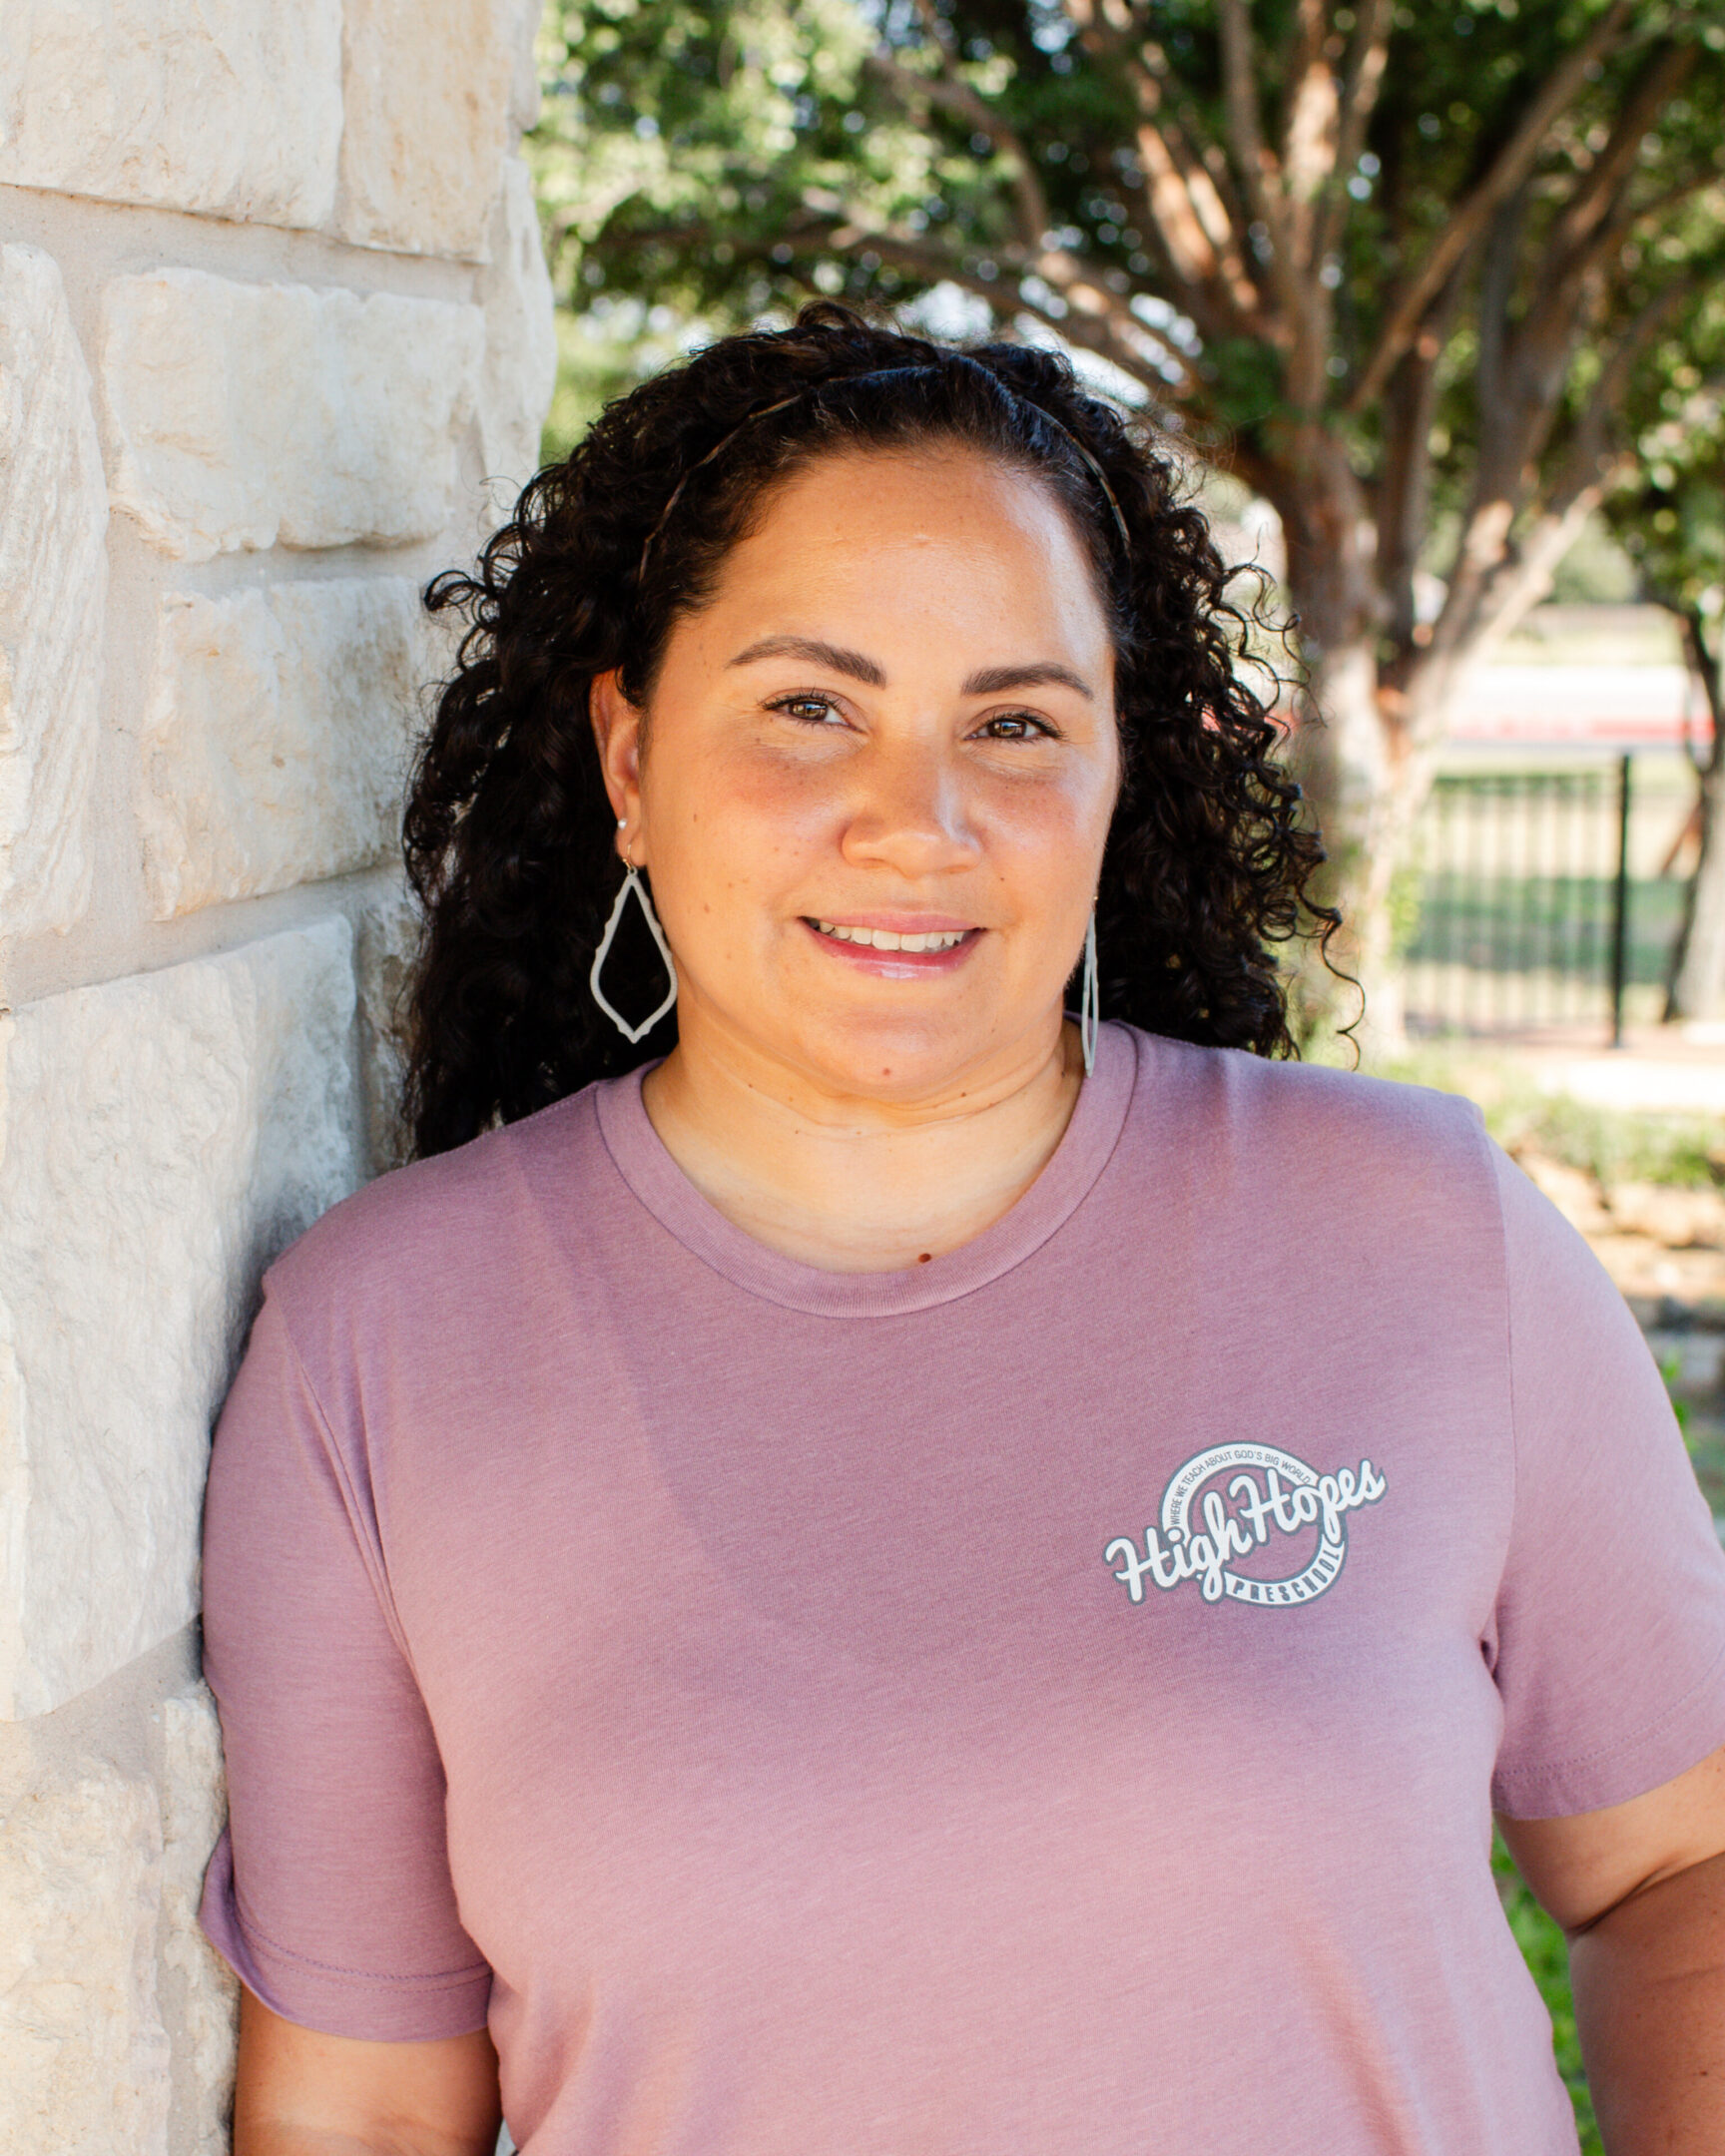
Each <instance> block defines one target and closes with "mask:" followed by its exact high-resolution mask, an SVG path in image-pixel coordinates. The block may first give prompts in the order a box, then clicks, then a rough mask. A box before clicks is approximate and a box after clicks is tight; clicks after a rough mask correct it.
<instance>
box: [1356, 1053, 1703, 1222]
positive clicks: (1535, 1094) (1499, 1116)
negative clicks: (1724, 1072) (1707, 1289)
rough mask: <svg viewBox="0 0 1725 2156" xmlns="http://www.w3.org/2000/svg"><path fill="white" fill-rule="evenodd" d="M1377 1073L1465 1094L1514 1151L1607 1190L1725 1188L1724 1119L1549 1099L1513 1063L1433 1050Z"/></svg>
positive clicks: (1564, 1098)
mask: <svg viewBox="0 0 1725 2156" xmlns="http://www.w3.org/2000/svg"><path fill="white" fill-rule="evenodd" d="M1373 1069H1374V1071H1375V1073H1376V1075H1378V1076H1380V1077H1385V1078H1399V1079H1402V1080H1404V1081H1406V1082H1407V1083H1409V1084H1411V1085H1424V1086H1434V1087H1436V1088H1437V1090H1438V1092H1441V1093H1465V1094H1467V1095H1468V1096H1469V1097H1470V1098H1471V1099H1473V1100H1476V1101H1477V1102H1478V1103H1479V1105H1480V1107H1481V1108H1482V1109H1483V1110H1484V1112H1485V1127H1486V1129H1487V1130H1488V1131H1489V1132H1490V1133H1491V1135H1492V1137H1493V1138H1495V1139H1496V1141H1497V1143H1498V1144H1499V1145H1500V1146H1502V1147H1503V1148H1504V1149H1505V1150H1506V1151H1507V1152H1511V1153H1513V1152H1517V1151H1519V1150H1521V1149H1522V1148H1524V1147H1532V1148H1534V1149H1536V1150H1537V1151H1538V1152H1540V1153H1543V1154H1544V1155H1545V1156H1546V1157H1547V1158H1548V1159H1550V1160H1557V1161H1562V1162H1563V1163H1564V1164H1565V1166H1567V1167H1570V1168H1578V1169H1580V1170H1582V1171H1583V1172H1584V1173H1585V1174H1587V1175H1590V1176H1592V1177H1593V1178H1594V1179H1595V1181H1597V1182H1598V1183H1599V1184H1600V1186H1601V1187H1602V1188H1605V1189H1609V1188H1610V1187H1611V1186H1612V1185H1613V1184H1618V1183H1663V1184H1667V1185H1673V1186H1676V1187H1677V1188H1679V1189H1684V1190H1709V1189H1717V1188H1718V1187H1720V1186H1721V1185H1725V1138H1722V1136H1721V1133H1720V1128H1719V1122H1718V1118H1717V1117H1708V1116H1675V1115H1638V1114H1635V1113H1633V1112H1632V1111H1630V1110H1627V1109H1622V1108H1602V1107H1599V1106H1597V1105H1596V1104H1595V1103H1593V1102H1591V1101H1582V1100H1576V1099H1575V1098H1574V1097H1573V1096H1572V1095H1570V1094H1566V1093H1546V1092H1542V1091H1541V1090H1540V1088H1539V1087H1538V1086H1536V1085H1535V1084H1534V1083H1533V1081H1532V1079H1531V1078H1529V1077H1528V1076H1527V1075H1526V1074H1525V1073H1524V1072H1522V1071H1520V1070H1518V1069H1516V1067H1515V1066H1514V1064H1513V1062H1512V1061H1511V1060H1510V1059H1509V1058H1508V1057H1493V1056H1492V1055H1491V1054H1490V1052H1489V1051H1488V1050H1487V1051H1480V1050H1478V1049H1475V1050H1473V1051H1472V1052H1471V1053H1469V1052H1468V1051H1467V1050H1466V1049H1454V1048H1443V1047H1438V1046H1436V1045H1434V1046H1431V1047H1425V1048H1416V1049H1411V1050H1410V1051H1409V1052H1408V1053H1407V1054H1405V1055H1401V1056H1398V1057H1397V1058H1396V1059H1395V1061H1394V1062H1391V1063H1385V1064H1382V1065H1374V1066H1373Z"/></svg>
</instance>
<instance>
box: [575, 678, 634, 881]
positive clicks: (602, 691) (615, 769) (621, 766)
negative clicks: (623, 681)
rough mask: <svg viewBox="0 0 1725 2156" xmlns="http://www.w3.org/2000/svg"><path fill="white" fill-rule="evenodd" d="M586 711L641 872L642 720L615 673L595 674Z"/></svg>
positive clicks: (621, 843)
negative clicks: (620, 685) (624, 692)
mask: <svg viewBox="0 0 1725 2156" xmlns="http://www.w3.org/2000/svg"><path fill="white" fill-rule="evenodd" d="M587 709H588V713H589V715H590V716H591V718H592V722H593V739H594V741H595V742H596V743H597V745H598V749H599V769H600V771H601V772H602V773H603V774H604V777H605V791H606V793H607V794H608V795H609V796H610V797H611V809H612V813H613V814H614V815H616V816H617V817H618V819H619V820H620V821H621V822H623V823H625V824H627V826H628V832H627V843H628V850H629V853H630V857H631V858H632V859H633V860H634V862H635V865H636V866H637V867H638V868H644V867H646V865H647V847H646V833H645V831H643V830H642V828H641V719H642V714H641V712H640V711H639V710H638V709H637V708H636V706H635V705H633V704H631V703H630V701H629V699H628V698H627V697H626V696H625V695H624V694H623V691H622V689H621V688H620V687H619V685H618V680H617V674H616V670H615V669H613V670H612V671H611V672H609V673H606V674H595V675H594V677H593V685H592V687H591V688H590V689H589V690H588V692H587ZM624 847H625V833H624V832H623V831H619V832H618V833H617V850H618V852H619V853H622V852H623V851H624Z"/></svg>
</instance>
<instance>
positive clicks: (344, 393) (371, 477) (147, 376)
mask: <svg viewBox="0 0 1725 2156" xmlns="http://www.w3.org/2000/svg"><path fill="white" fill-rule="evenodd" d="M103 316H104V318H103V345H102V383H103V392H104V396H105V399H106V403H107V409H108V418H109V428H110V436H111V449H112V454H113V472H112V481H113V495H114V503H115V506H116V507H117V508H120V509H123V510H125V511H126V512H127V514H128V515H130V516H134V517H136V518H137V519H138V521H139V523H140V524H141V525H142V526H143V529H144V532H145V535H146V537H147V538H149V539H150V540H151V541H152V542H153V543H154V544H155V545H157V546H159V547H161V548H163V549H164V550H165V551H166V552H168V553H170V554H173V555H177V556H179V557H180V558H181V559H182V560H185V561H207V560H208V559H209V558H210V557H211V556H212V555H214V554H220V553H227V552H230V551H233V550H235V549H238V548H246V547H271V546H275V545H277V544H278V543H280V544H281V545H283V546H289V547H330V546H347V545H350V544H352V543H353V542H354V541H358V540H365V541H370V542H373V543H379V544H382V545H397V544H401V543H403V542H406V541H410V540H415V539H428V538H430V537H432V535H433V534H435V533H436V532H439V531H441V530H442V528H443V527H444V525H445V524H446V523H447V522H448V521H449V516H450V508H451V503H452V501H453V499H454V490H455V483H456V460H455V452H456V440H457V436H458V434H459V432H460V429H461V428H462V427H463V426H464V425H465V424H466V422H467V419H468V417H469V415H470V414H471V412H472V409H473V396H474V390H475V385H476V382H477V377H478V372H479V364H480V359H481V356H482V353H483V349H484V337H485V325H484V318H483V316H482V315H481V314H480V312H479V309H478V308H477V307H474V306H466V305H462V304H458V303H456V302H454V301H450V300H444V299H408V298H404V297H402V296H401V295H400V294H399V293H396V292H374V293H372V294H371V295H370V296H369V297H367V298H361V297H360V296H359V295H358V293H356V292H350V291H345V290H327V289H324V290H312V289H311V288H310V287H309V286H307V285H303V284H242V283H239V282H236V281H235V280H233V279H231V278H228V277H219V276H212V275H210V274H208V273H207V272H206V271H203V270H198V269H162V270H157V271H155V272H154V273H153V274H150V275H147V276H126V277H117V278H116V279H115V280H114V282H113V283H112V284H111V285H110V286H109V288H108V292H107V295H106V302H105V305H104V310H103Z"/></svg>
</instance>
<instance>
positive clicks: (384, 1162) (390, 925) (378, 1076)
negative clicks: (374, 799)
mask: <svg viewBox="0 0 1725 2156" xmlns="http://www.w3.org/2000/svg"><path fill="white" fill-rule="evenodd" d="M419 927H420V920H419V908H418V906H417V905H416V904H415V902H414V900H413V897H412V894H411V893H410V892H409V891H408V889H407V887H406V885H405V883H391V884H390V885H389V886H388V888H387V889H386V890H385V891H384V892H383V893H382V895H381V896H380V897H378V898H376V899H375V900H373V901H372V903H371V904H369V905H368V906H367V907H366V908H365V910H364V912H363V913H362V914H361V915H360V917H359V921H358V939H357V943H356V945H355V950H354V968H355V971H356V973H357V975H358V988H359V1082H360V1085H361V1087H362V1089H363V1093H364V1100H365V1152H366V1165H367V1167H368V1168H369V1169H370V1172H371V1173H372V1174H373V1175H381V1174H382V1173H383V1172H384V1170H385V1169H388V1168H399V1167H400V1165H401V1163H402V1162H403V1161H404V1160H406V1159H407V1157H408V1139H407V1132H406V1129H405V1128H404V1126H403V1124H402V1121H401V1080H402V1076H403V1074H404V1072H405V1071H406V1067H407V1024H406V1012H405V999H406V994H407V984H408V978H409V975H410V972H411V969H412V965H413V959H414V956H415V954H416V952H417V950H418V947H419Z"/></svg>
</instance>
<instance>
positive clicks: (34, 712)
mask: <svg viewBox="0 0 1725 2156" xmlns="http://www.w3.org/2000/svg"><path fill="white" fill-rule="evenodd" d="M6 20H7V17H6V16H5V14H4V12H3V11H0V24H4V23H5V21H6ZM107 529H108V489H107V486H106V484H105V483H104V480H103V477H102V455H101V450H100V447H99V445H98V442H97V437H96V419H95V413H94V410H93V408H92V403H91V383H90V374H89V369H88V368H87V367H86V366H85V364H84V355H83V353H82V351H81V350H80V349H79V346H78V339H77V337H76V336H75V334H74V333H73V329H72V323H71V320H70V318H69V317H68V315H67V312H66V294H65V291H64V289H63V287H62V284H61V280H60V271H59V269H58V268H57V266H56V265H55V263H54V262H53V260H52V259H51V258H50V257H49V256H47V255H44V254H43V253H42V252H41V251H40V249H37V248H31V247H4V248H0V931H3V932H5V933H8V934H14V935H18V934H28V933H31V932H33V931H36V930H40V929H44V928H66V927H69V926H70V925H71V924H72V922H73V921H74V920H76V919H77V918H78V916H79V915H80V914H81V913H82V912H83V911H84V909H85V907H86V905H87V904H88V902H89V896H90V855H89V846H88V839H87V831H86V823H87V820H88V817H87V809H88V797H89V791H90V779H91V773H92V771H93V770H94V767H95V761H96V743H97V729H98V722H99V703H100V698H101V693H102V632H103V614H104V608H105V603H106V598H107V590H108V556H107V551H106V538H107Z"/></svg>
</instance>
